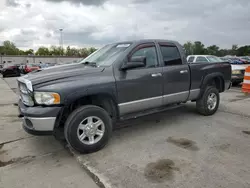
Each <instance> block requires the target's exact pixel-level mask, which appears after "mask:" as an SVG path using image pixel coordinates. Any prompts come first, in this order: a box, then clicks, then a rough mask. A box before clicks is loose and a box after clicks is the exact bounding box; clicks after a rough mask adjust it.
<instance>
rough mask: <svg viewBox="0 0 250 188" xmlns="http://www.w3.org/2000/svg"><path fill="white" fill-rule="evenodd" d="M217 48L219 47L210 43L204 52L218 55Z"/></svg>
mask: <svg viewBox="0 0 250 188" xmlns="http://www.w3.org/2000/svg"><path fill="white" fill-rule="evenodd" d="M219 50H220V48H219V47H218V46H216V45H212V46H208V47H207V48H206V53H207V54H209V55H215V56H219Z"/></svg>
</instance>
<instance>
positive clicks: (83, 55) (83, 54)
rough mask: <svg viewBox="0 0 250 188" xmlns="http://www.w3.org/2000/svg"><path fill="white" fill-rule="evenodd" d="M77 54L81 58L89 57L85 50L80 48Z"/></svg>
mask: <svg viewBox="0 0 250 188" xmlns="http://www.w3.org/2000/svg"><path fill="white" fill-rule="evenodd" d="M79 54H80V56H81V57H87V56H88V55H89V51H88V49H87V48H81V49H79Z"/></svg>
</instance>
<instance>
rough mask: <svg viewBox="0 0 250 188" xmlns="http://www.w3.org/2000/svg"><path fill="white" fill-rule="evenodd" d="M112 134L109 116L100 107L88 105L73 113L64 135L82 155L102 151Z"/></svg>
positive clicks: (67, 122)
mask: <svg viewBox="0 0 250 188" xmlns="http://www.w3.org/2000/svg"><path fill="white" fill-rule="evenodd" d="M111 133H112V120H111V118H110V116H109V114H108V113H107V112H106V111H105V110H104V109H103V108H100V107H98V106H94V105H87V106H83V107H80V108H78V109H76V110H75V111H73V112H72V113H71V114H70V116H69V117H68V119H67V121H66V124H65V128H64V134H65V138H66V140H67V142H68V143H69V144H70V145H71V147H72V148H74V149H75V150H77V151H78V152H80V153H91V152H96V151H98V150H100V149H102V148H103V147H104V146H105V145H106V144H107V143H108V140H109V138H110V137H111Z"/></svg>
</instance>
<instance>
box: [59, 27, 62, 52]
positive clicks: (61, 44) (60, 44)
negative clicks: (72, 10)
mask: <svg viewBox="0 0 250 188" xmlns="http://www.w3.org/2000/svg"><path fill="white" fill-rule="evenodd" d="M59 31H60V43H59V44H60V47H61V49H62V50H63V29H62V28H60V29H59ZM62 55H63V54H62Z"/></svg>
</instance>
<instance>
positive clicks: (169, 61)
mask: <svg viewBox="0 0 250 188" xmlns="http://www.w3.org/2000/svg"><path fill="white" fill-rule="evenodd" d="M160 48H161V54H162V57H163V61H164V65H165V66H171V65H182V59H181V56H180V53H179V50H178V49H177V47H176V46H163V45H160Z"/></svg>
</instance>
